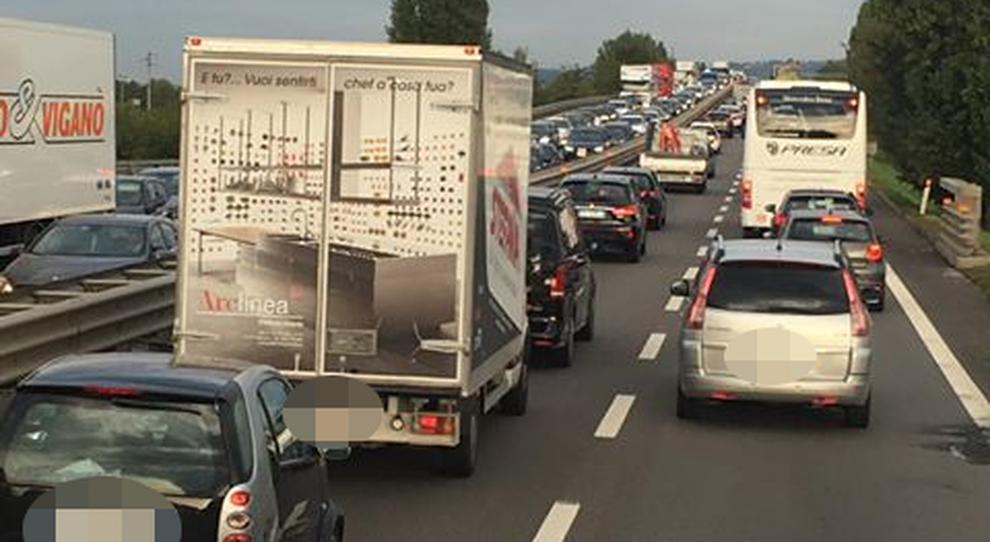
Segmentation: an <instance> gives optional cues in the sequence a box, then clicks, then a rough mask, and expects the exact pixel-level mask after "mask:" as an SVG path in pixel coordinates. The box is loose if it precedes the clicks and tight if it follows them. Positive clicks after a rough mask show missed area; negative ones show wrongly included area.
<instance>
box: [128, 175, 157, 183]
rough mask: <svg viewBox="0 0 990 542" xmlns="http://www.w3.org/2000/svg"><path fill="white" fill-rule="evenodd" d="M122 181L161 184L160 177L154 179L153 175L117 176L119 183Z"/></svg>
mask: <svg viewBox="0 0 990 542" xmlns="http://www.w3.org/2000/svg"><path fill="white" fill-rule="evenodd" d="M120 181H131V182H142V183H143V182H148V181H157V182H161V179H159V178H158V177H153V176H151V175H117V182H120Z"/></svg>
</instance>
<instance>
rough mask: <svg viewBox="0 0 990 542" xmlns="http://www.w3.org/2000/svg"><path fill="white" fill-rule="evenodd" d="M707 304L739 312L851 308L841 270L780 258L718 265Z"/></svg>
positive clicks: (819, 311) (828, 311) (820, 311)
mask: <svg viewBox="0 0 990 542" xmlns="http://www.w3.org/2000/svg"><path fill="white" fill-rule="evenodd" d="M708 306H709V307H711V308H713V309H723V310H729V311H740V312H762V313H795V314H843V313H848V312H849V298H848V297H847V295H846V289H845V282H844V281H843V278H842V270H841V269H838V268H831V267H821V266H812V265H803V264H788V263H779V262H727V263H723V264H722V265H720V266H719V267H718V272H717V273H716V274H715V281H714V282H713V283H712V287H711V291H710V292H709V294H708Z"/></svg>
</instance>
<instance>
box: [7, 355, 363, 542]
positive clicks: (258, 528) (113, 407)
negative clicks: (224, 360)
mask: <svg viewBox="0 0 990 542" xmlns="http://www.w3.org/2000/svg"><path fill="white" fill-rule="evenodd" d="M291 390H292V386H291V384H290V383H289V382H288V381H286V380H285V378H284V377H282V376H281V375H280V374H279V373H278V372H277V371H275V370H274V369H272V368H270V367H266V366H262V365H241V364H239V363H234V362H231V363H230V364H228V366H227V368H223V369H220V368H217V369H213V368H198V367H181V366H176V365H174V364H173V363H172V355H171V354H148V353H114V354H89V355H79V356H69V357H67V358H62V359H59V360H56V361H54V362H50V363H48V364H47V365H44V366H43V367H42V368H40V369H39V370H37V371H35V372H34V373H32V374H31V375H30V376H28V377H27V378H25V379H24V380H22V381H21V382H20V383H18V385H17V387H16V389H15V391H14V394H13V397H12V398H11V400H10V404H9V406H8V408H7V409H6V411H5V412H4V413H2V414H0V459H2V462H3V463H2V472H3V476H0V517H2V518H3V522H2V525H0V540H7V541H19V540H21V536H22V534H21V526H22V524H23V521H24V517H25V515H26V514H27V512H28V510H29V509H30V508H31V506H32V505H33V504H34V503H35V501H36V500H37V499H38V497H40V496H41V495H42V494H43V493H45V492H47V491H49V490H51V489H52V488H55V487H57V486H58V485H59V484H62V483H64V482H71V481H74V480H80V479H85V478H91V477H94V476H114V477H120V478H125V479H130V480H133V481H136V482H139V483H141V484H143V485H145V486H147V487H148V488H150V489H152V490H155V491H157V492H158V493H160V494H162V495H163V496H164V497H165V498H166V499H167V500H168V501H169V502H170V503H171V504H172V506H173V507H175V510H176V511H177V512H178V515H179V518H180V520H181V524H182V539H183V540H187V541H189V540H210V541H220V540H223V541H228V542H232V541H244V542H246V541H250V540H258V541H261V540H282V541H285V540H290V539H291V540H312V541H317V540H319V541H328V542H331V541H332V542H342V541H343V537H344V513H343V511H342V510H341V508H340V507H339V506H338V505H337V503H336V502H335V501H334V500H333V499H332V498H331V496H330V491H331V485H330V484H331V482H330V479H329V476H328V469H327V462H328V461H330V460H335V459H338V458H340V457H342V456H343V455H344V454H343V453H342V452H338V451H336V450H334V451H327V452H324V451H321V450H319V449H317V448H316V447H315V446H312V445H310V444H307V443H304V442H302V441H300V440H298V439H297V438H296V437H294V436H293V435H292V433H291V432H290V431H289V430H288V428H287V426H286V422H285V419H284V416H283V412H284V408H285V404H286V399H287V398H288V397H289V393H290V392H291ZM52 502H54V500H53V501H52ZM53 517H54V516H53ZM290 525H291V530H290V527H289V526H290ZM52 529H54V527H52ZM283 533H285V534H283ZM289 533H292V535H291V538H290V536H289ZM77 538H78V539H80V540H82V539H86V535H85V531H83V533H79V534H78V536H77ZM36 539H37V538H36ZM53 539H54V538H53ZM125 539H126V537H125Z"/></svg>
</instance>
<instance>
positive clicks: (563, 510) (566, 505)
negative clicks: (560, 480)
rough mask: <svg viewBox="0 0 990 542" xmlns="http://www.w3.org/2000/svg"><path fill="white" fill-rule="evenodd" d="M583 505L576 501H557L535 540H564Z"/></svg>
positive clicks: (546, 541) (539, 541)
mask: <svg viewBox="0 0 990 542" xmlns="http://www.w3.org/2000/svg"><path fill="white" fill-rule="evenodd" d="M579 510H581V505H580V504H578V503H576V502H565V501H557V502H555V503H553V506H552V507H550V512H548V513H547V517H545V518H543V524H542V525H540V530H539V531H537V533H536V537H534V538H533V542H564V540H566V539H567V533H568V531H570V530H571V525H573V524H574V520H575V519H576V518H577V515H578V511H579Z"/></svg>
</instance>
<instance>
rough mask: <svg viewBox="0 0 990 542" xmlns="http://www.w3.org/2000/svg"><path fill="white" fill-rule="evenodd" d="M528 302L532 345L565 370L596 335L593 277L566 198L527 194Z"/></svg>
mask: <svg viewBox="0 0 990 542" xmlns="http://www.w3.org/2000/svg"><path fill="white" fill-rule="evenodd" d="M528 221H529V226H528V232H529V233H528V235H527V245H526V246H527V251H528V265H527V279H526V300H527V303H526V305H527V314H528V316H529V334H530V344H531V346H532V347H533V348H535V349H537V350H548V351H550V352H551V353H552V354H553V355H554V357H555V358H556V360H557V361H558V362H560V363H561V364H562V365H564V366H569V365H571V363H573V361H574V342H575V340H579V341H587V340H591V339H592V338H593V337H594V333H595V291H596V286H595V274H594V271H593V270H592V268H591V259H590V257H589V255H588V247H587V245H586V244H585V242H584V237H583V236H582V234H581V230H580V228H579V226H578V218H577V212H576V211H575V208H574V202H573V201H572V200H571V196H570V193H569V192H568V191H567V190H564V189H561V188H545V187H531V188H530V189H529V218H528Z"/></svg>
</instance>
